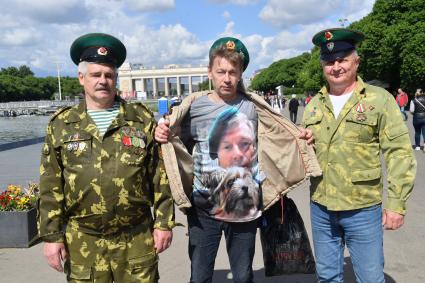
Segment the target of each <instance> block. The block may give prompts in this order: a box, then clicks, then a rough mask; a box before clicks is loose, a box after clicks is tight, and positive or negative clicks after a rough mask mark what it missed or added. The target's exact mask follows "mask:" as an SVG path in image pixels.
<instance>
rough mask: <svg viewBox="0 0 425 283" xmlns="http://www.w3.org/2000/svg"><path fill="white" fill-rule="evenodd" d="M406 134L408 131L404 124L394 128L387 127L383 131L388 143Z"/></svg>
mask: <svg viewBox="0 0 425 283" xmlns="http://www.w3.org/2000/svg"><path fill="white" fill-rule="evenodd" d="M407 133H408V130H407V127H406V126H405V125H404V124H402V125H397V126H395V127H388V128H387V129H385V135H386V136H387V137H388V139H389V140H390V141H391V140H393V139H395V138H398V137H399V136H402V135H404V134H407Z"/></svg>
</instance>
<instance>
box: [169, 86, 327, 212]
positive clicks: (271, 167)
mask: <svg viewBox="0 0 425 283" xmlns="http://www.w3.org/2000/svg"><path fill="white" fill-rule="evenodd" d="M209 93H210V92H209V91H204V92H197V93H194V94H192V95H190V96H188V97H187V98H185V99H184V100H183V101H182V103H181V104H180V105H179V106H178V107H174V108H173V113H172V115H171V116H170V130H171V135H170V138H169V142H168V143H165V144H162V145H161V147H162V154H163V158H164V163H165V169H166V172H167V175H168V178H169V181H170V187H171V192H172V195H173V199H174V201H175V203H176V205H177V206H178V207H179V208H180V209H181V210H182V211H183V212H186V210H187V209H188V208H190V207H191V206H192V205H191V202H190V196H191V194H192V191H193V188H192V185H193V159H192V156H191V154H190V153H189V152H188V151H187V149H186V147H185V146H184V144H183V143H182V142H181V140H180V138H179V136H178V133H179V132H180V125H181V122H182V121H183V118H184V117H185V115H186V114H187V113H188V111H189V110H190V106H191V104H192V102H193V101H195V100H196V99H197V98H199V97H201V96H203V95H208V94H209ZM244 94H245V95H246V96H247V97H248V99H249V100H251V101H252V102H253V103H254V105H255V108H256V111H257V114H258V163H259V168H260V170H261V172H263V173H264V175H265V180H264V181H263V183H262V185H261V187H262V195H263V208H264V209H268V208H269V207H270V206H271V205H272V204H274V203H275V202H276V201H277V200H279V198H280V196H281V195H284V194H286V193H288V192H289V191H290V190H292V189H294V188H296V187H298V186H299V185H301V184H302V183H303V182H304V181H306V180H307V179H308V178H309V177H311V176H313V177H316V176H320V175H321V174H322V171H321V170H320V167H319V163H318V161H317V159H316V156H315V153H314V149H313V147H312V146H309V145H307V142H306V141H305V140H301V139H300V138H298V135H299V132H300V131H299V129H298V128H297V127H296V126H295V125H294V124H292V123H291V122H290V121H289V120H288V119H287V118H285V117H283V116H282V115H280V114H278V113H277V112H275V111H274V110H273V109H272V108H271V107H270V106H269V105H268V104H267V103H266V102H265V101H264V99H263V98H262V97H260V96H258V95H257V94H254V93H249V92H247V93H244Z"/></svg>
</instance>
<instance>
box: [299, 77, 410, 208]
mask: <svg viewBox="0 0 425 283" xmlns="http://www.w3.org/2000/svg"><path fill="white" fill-rule="evenodd" d="M303 125H304V127H306V128H308V129H311V130H312V131H313V135H314V137H315V147H316V154H317V158H318V160H319V163H320V167H321V168H322V170H323V176H321V177H314V178H312V179H311V198H312V200H313V201H314V202H317V203H319V204H321V205H324V206H326V207H327V209H328V210H334V211H342V210H353V209H359V208H364V207H369V206H372V205H374V204H378V203H381V202H382V188H383V182H382V172H381V160H380V151H381V150H382V152H383V157H384V159H385V162H386V166H387V172H388V184H389V185H388V200H387V202H386V206H385V207H386V208H387V209H389V210H390V211H394V212H397V213H400V214H405V213H406V201H407V199H408V198H409V195H410V193H411V191H412V188H413V183H414V179H415V174H416V160H415V158H414V156H413V151H412V147H411V143H410V139H409V134H408V130H407V127H406V125H405V124H404V122H403V119H402V117H401V114H400V111H399V109H398V107H397V105H396V103H395V102H394V99H393V97H392V96H391V95H390V94H389V93H388V92H386V91H385V90H383V89H381V88H377V87H374V86H371V85H368V84H365V83H363V81H362V79H361V78H360V77H358V78H357V87H356V89H355V90H354V93H353V95H352V96H351V97H350V99H349V100H348V101H347V103H346V104H345V105H344V107H343V109H342V110H341V113H340V114H339V116H338V118H336V119H335V117H334V114H333V108H332V103H331V101H330V99H329V94H328V90H327V88H326V87H324V88H322V89H321V90H320V92H319V93H318V95H316V96H315V97H314V98H313V99H312V100H311V101H310V103H309V104H308V105H307V106H306V108H305V111H304V118H303Z"/></svg>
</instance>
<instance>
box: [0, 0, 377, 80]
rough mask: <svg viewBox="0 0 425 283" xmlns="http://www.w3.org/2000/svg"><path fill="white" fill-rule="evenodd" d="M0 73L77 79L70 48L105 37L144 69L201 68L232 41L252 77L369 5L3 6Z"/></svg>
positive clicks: (275, 1)
mask: <svg viewBox="0 0 425 283" xmlns="http://www.w3.org/2000/svg"><path fill="white" fill-rule="evenodd" d="M1 2H4V3H1V5H2V21H1V22H0V34H2V37H1V38H0V67H1V68H4V67H9V66H20V65H23V64H25V65H28V66H29V67H30V68H31V69H32V70H33V71H34V72H35V73H36V76H55V75H56V63H55V62H59V65H60V69H61V74H62V75H69V76H75V75H76V66H74V65H73V63H72V61H71V59H70V57H69V47H70V46H71V44H72V42H73V40H74V39H75V38H77V37H78V36H81V35H83V34H86V33H89V32H105V33H109V34H112V35H114V36H116V37H118V38H119V39H120V40H122V41H123V42H124V44H125V45H126V47H127V53H128V55H127V61H128V62H130V63H142V64H143V65H145V66H146V67H148V68H149V67H151V66H156V67H162V66H164V65H168V64H178V65H182V66H184V65H189V64H190V65H192V66H197V65H201V64H203V65H206V64H207V61H208V57H207V54H208V50H209V47H210V45H211V44H212V43H213V42H214V41H215V40H216V39H217V38H219V37H222V36H234V37H237V38H239V39H241V40H242V41H243V42H244V43H245V45H246V46H247V48H248V50H249V53H250V57H251V62H250V65H249V66H248V69H247V70H246V71H245V74H244V76H245V77H249V76H251V75H252V73H253V72H254V71H255V70H257V69H260V68H264V67H267V66H269V65H270V64H271V63H273V62H274V61H277V60H280V59H283V58H290V57H293V56H296V55H299V54H301V53H303V52H306V51H309V50H311V48H312V47H313V45H312V43H311V38H312V36H313V35H314V34H315V33H316V32H318V31H320V30H322V29H325V28H330V27H337V26H340V23H339V22H338V19H347V20H348V22H353V21H357V20H359V19H361V18H362V17H364V16H366V15H367V14H368V13H370V12H371V10H372V7H373V3H374V2H375V1H374V0H364V1H363V0H285V1H284V0H198V1H191V0H186V1H185V0H155V1H154V0H104V1H98V0H61V1H57V0H39V1H34V0H14V1H6V0H3V1H1Z"/></svg>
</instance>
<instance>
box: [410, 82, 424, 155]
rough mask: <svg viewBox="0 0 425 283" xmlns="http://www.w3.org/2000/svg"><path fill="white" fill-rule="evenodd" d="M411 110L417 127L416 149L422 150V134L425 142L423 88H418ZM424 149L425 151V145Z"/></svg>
mask: <svg viewBox="0 0 425 283" xmlns="http://www.w3.org/2000/svg"><path fill="white" fill-rule="evenodd" d="M409 110H410V113H412V115H413V127H414V128H415V150H421V135H422V138H423V140H424V142H425V95H424V93H423V92H422V89H420V88H419V89H417V90H416V93H415V98H414V99H412V101H411V102H410V109H409ZM423 150H424V151H425V146H424V148H423Z"/></svg>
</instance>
